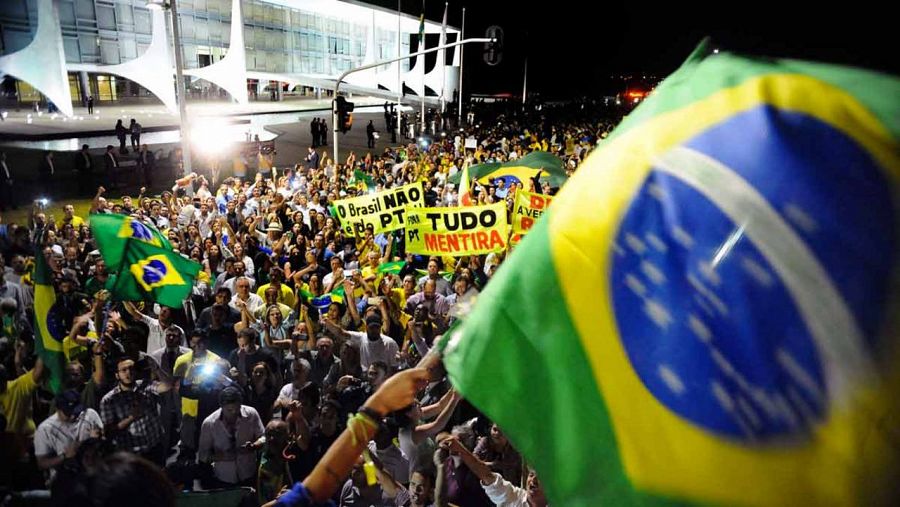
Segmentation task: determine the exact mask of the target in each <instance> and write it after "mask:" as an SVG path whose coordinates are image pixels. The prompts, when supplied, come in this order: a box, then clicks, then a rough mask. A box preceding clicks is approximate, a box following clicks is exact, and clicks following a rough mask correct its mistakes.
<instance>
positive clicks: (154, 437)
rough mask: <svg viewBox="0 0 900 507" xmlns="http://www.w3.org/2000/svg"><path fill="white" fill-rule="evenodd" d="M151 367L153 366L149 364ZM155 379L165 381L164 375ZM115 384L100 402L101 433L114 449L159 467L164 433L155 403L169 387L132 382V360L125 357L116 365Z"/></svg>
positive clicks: (144, 381)
mask: <svg viewBox="0 0 900 507" xmlns="http://www.w3.org/2000/svg"><path fill="white" fill-rule="evenodd" d="M151 364H152V365H154V366H155V365H156V363H155V362H153V361H151ZM156 369H157V370H158V366H157V367H156ZM157 373H158V372H157ZM157 376H158V377H161V378H162V379H166V378H168V377H167V376H166V375H165V374H162V375H157ZM116 380H117V381H118V382H117V384H116V387H115V388H113V390H112V391H110V392H108V393H107V394H106V396H104V397H103V399H102V400H100V418H101V419H102V420H103V425H104V428H105V431H104V433H105V434H106V435H107V436H109V437H111V438H112V439H113V441H114V442H115V444H116V447H117V448H118V449H120V450H123V451H130V452H133V453H135V454H138V455H140V456H142V457H144V458H146V459H148V460H149V461H151V462H153V463H156V464H157V465H158V466H163V465H164V464H165V449H164V443H163V436H164V430H163V424H162V421H161V420H160V417H159V400H160V394H162V393H165V392H167V391H169V389H171V387H172V386H171V384H170V383H169V382H167V381H165V380H153V381H148V380H135V371H134V360H132V359H130V358H128V357H122V358H121V359H119V360H118V362H117V363H116Z"/></svg>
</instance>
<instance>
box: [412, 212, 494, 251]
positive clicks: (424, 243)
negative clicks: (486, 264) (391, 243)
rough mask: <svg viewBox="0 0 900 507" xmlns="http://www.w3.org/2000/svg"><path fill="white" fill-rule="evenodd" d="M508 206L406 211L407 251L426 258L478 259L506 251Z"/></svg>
mask: <svg viewBox="0 0 900 507" xmlns="http://www.w3.org/2000/svg"><path fill="white" fill-rule="evenodd" d="M508 237H509V222H508V221H507V220H506V204H504V203H502V202H499V203H496V204H490V205H487V206H466V207H463V208H410V209H408V210H406V251H407V252H410V253H416V254H424V255H451V256H461V255H476V254H484V253H490V252H500V251H502V250H504V249H506V242H507V238H508Z"/></svg>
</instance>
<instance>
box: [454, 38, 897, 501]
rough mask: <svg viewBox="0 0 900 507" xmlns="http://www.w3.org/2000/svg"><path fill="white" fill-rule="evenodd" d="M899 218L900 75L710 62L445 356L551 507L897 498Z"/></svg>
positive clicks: (657, 111)
mask: <svg viewBox="0 0 900 507" xmlns="http://www.w3.org/2000/svg"><path fill="white" fill-rule="evenodd" d="M701 49H703V48H701ZM704 53H705V54H704ZM898 209H900V79H897V78H896V77H893V76H888V75H882V74H877V73H874V72H869V71H865V70H860V69H853V68H848V67H838V66H833V65H825V64H818V63H812V62H803V61H795V60H772V59H761V58H744V57H741V56H738V55H734V54H728V53H726V52H720V53H718V54H712V52H711V51H709V52H704V51H699V52H698V53H695V56H694V57H692V58H691V59H689V60H688V61H687V62H686V63H685V64H684V66H682V67H681V68H680V69H679V70H678V71H677V72H676V73H675V74H674V75H673V76H671V77H670V78H668V79H666V80H665V81H663V82H662V83H661V84H660V85H659V86H658V87H657V88H656V90H655V91H654V93H653V94H652V95H651V96H650V97H649V98H648V99H647V100H646V101H644V102H643V103H642V104H641V105H640V106H638V107H637V109H636V110H635V111H634V112H632V113H631V114H630V115H629V116H628V118H627V119H626V120H625V121H624V122H623V123H622V124H621V125H619V127H618V128H617V129H616V130H615V131H614V132H613V133H612V135H611V136H610V137H609V138H608V139H607V140H606V141H604V143H603V144H602V145H601V146H599V147H598V148H597V149H596V150H594V151H593V152H592V153H591V155H590V156H589V157H588V158H587V159H586V160H585V162H584V163H583V164H582V165H581V167H580V168H579V169H578V171H577V172H576V173H575V174H574V175H573V176H572V178H571V180H570V181H569V182H568V183H567V184H566V185H565V186H564V187H563V188H562V190H561V191H560V193H559V195H558V196H557V197H556V198H555V199H554V201H553V206H552V207H551V208H550V209H549V210H547V211H546V216H543V217H542V218H541V220H539V221H538V222H537V224H536V225H535V227H534V228H533V229H532V230H531V232H530V233H529V234H528V235H527V236H525V238H524V239H523V240H522V242H521V244H520V245H519V246H518V247H517V248H516V250H515V251H514V252H513V253H512V254H511V255H510V256H509V258H508V259H507V261H506V262H504V264H503V267H502V268H501V269H500V270H499V271H498V272H497V274H496V276H494V277H493V278H492V279H491V282H490V283H489V284H488V285H487V287H486V288H485V290H484V292H482V293H481V295H480V296H479V298H478V301H477V302H476V303H475V305H474V307H473V309H472V311H471V313H469V314H468V315H467V316H466V319H465V321H464V323H463V324H462V326H461V328H460V331H459V332H458V333H449V336H448V335H445V336H447V338H446V341H445V342H442V343H443V344H445V345H446V348H445V350H444V364H445V366H446V369H447V372H448V375H449V377H450V380H451V382H452V383H453V385H454V387H455V388H456V389H458V390H459V392H460V393H461V394H462V395H463V396H464V397H465V398H466V400H467V401H469V402H471V403H472V405H474V406H475V407H476V408H478V409H479V410H480V411H482V412H483V413H484V414H485V415H486V416H488V417H489V418H490V419H491V420H492V421H494V422H496V423H497V424H498V425H499V426H500V427H502V428H503V430H504V433H505V434H506V436H507V437H508V438H509V441H510V442H511V443H512V444H513V445H514V446H515V447H516V449H518V450H519V451H521V453H522V455H523V457H524V458H525V459H526V461H528V462H529V463H530V464H532V465H534V467H535V469H536V471H537V475H538V477H539V478H540V481H541V484H542V485H543V486H544V488H545V491H546V493H547V497H548V499H549V503H550V505H564V506H566V507H593V506H596V505H686V504H687V505H743V506H779V505H785V506H793V505H898V502H897V497H898V491H900V490H898V488H897V484H896V481H897V477H900V445H898V433H897V431H896V429H897V422H896V421H897V419H896V415H897V414H900V369H898V368H897V364H898V360H900V333H898V332H897V330H898V328H897V323H898V320H897V316H898V312H897V302H898V301H900V290H898V287H900V285H898V283H897V280H898V278H897V273H898V268H900V215H898V213H897V210H898ZM536 295H539V297H536ZM497 358H503V360H502V361H498V360H497ZM535 414H541V416H540V417H535Z"/></svg>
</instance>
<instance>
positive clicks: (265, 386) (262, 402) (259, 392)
mask: <svg viewBox="0 0 900 507" xmlns="http://www.w3.org/2000/svg"><path fill="white" fill-rule="evenodd" d="M279 389H281V381H279V380H278V375H277V374H276V372H274V371H272V369H271V368H270V367H269V364H268V363H266V362H265V361H260V362H258V363H256V364H254V365H253V369H252V370H250V379H249V381H248V382H247V386H246V387H245V388H244V404H245V405H249V406H251V407H253V408H255V409H256V411H257V412H259V417H260V419H262V422H263V425H266V424H268V423H269V421H270V420H272V407H273V406H274V404H275V400H276V399H277V398H278V391H279Z"/></svg>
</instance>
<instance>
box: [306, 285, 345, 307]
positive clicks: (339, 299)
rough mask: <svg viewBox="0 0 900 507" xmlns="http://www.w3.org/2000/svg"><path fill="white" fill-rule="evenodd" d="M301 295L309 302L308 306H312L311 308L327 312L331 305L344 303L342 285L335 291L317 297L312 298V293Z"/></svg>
mask: <svg viewBox="0 0 900 507" xmlns="http://www.w3.org/2000/svg"><path fill="white" fill-rule="evenodd" d="M303 295H304V296H305V297H306V298H307V299H308V300H309V304H310V305H312V307H313V308H318V309H319V310H327V309H328V307H329V306H331V304H332V303H338V304H343V303H344V286H343V285H342V286H340V287H338V288H337V289H334V290H333V291H331V292H329V293H327V294H322V295H321V296H318V297H315V296H313V295H312V293H311V292H308V291H303Z"/></svg>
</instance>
